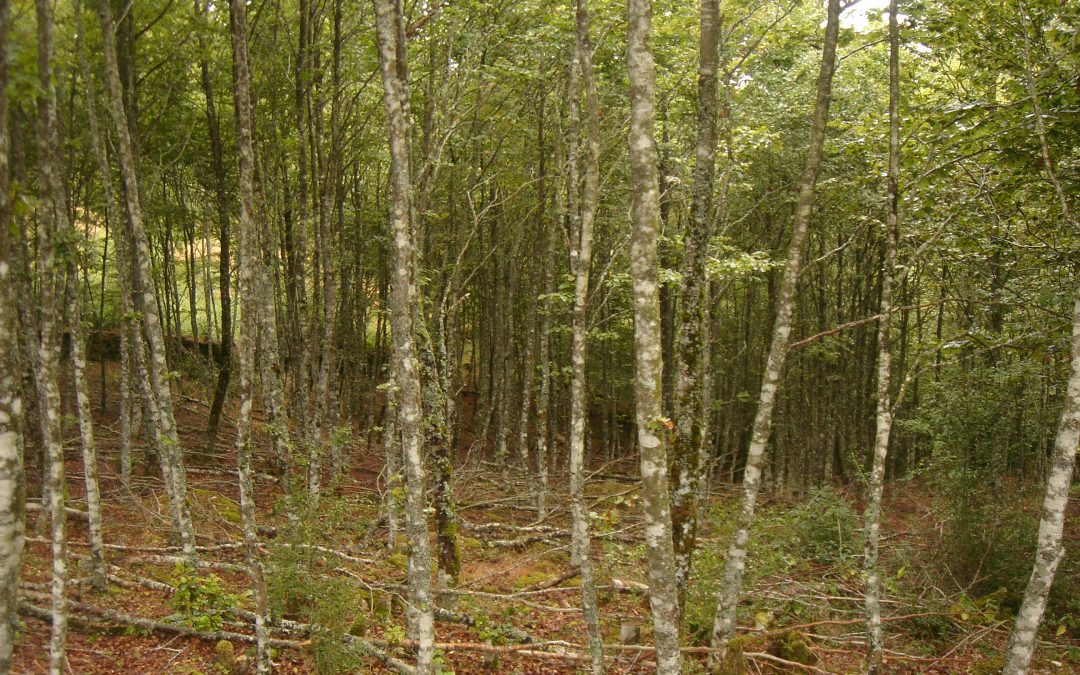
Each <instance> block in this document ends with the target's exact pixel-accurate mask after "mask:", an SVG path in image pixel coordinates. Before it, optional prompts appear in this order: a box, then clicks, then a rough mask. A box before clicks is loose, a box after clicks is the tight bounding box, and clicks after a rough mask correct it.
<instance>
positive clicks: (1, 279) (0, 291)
mask: <svg viewBox="0 0 1080 675" xmlns="http://www.w3.org/2000/svg"><path fill="white" fill-rule="evenodd" d="M10 15H11V7H10V5H9V3H8V0H0V673H8V672H11V654H12V650H13V648H14V647H15V635H16V631H17V630H18V615H17V610H18V590H19V569H20V567H21V565H22V555H23V546H24V544H25V521H26V503H25V502H26V482H25V481H26V478H25V476H24V475H23V436H22V396H21V391H20V388H19V379H18V373H19V367H18V344H17V339H18V336H17V335H16V331H15V327H16V326H17V325H18V320H17V316H16V314H17V312H16V295H15V288H14V284H13V283H12V281H13V280H12V275H13V270H14V262H15V261H14V260H13V255H14V253H15V251H14V246H13V244H14V242H13V241H12V239H13V237H12V234H11V226H12V222H11V221H12V217H11V204H10V201H9V196H8V195H9V190H10V182H9V181H10V173H9V172H10V159H9V155H8V153H9V151H10V147H11V140H10V138H9V135H8V133H9V132H8V129H9V128H10V127H9V126H8V124H9V120H8V51H9V45H8V22H9V21H10V20H11V19H10Z"/></svg>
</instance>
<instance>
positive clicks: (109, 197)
mask: <svg viewBox="0 0 1080 675" xmlns="http://www.w3.org/2000/svg"><path fill="white" fill-rule="evenodd" d="M74 14H75V49H76V55H77V58H78V61H79V68H80V73H81V75H82V78H83V87H84V89H85V94H86V108H85V111H86V120H87V126H88V127H89V131H90V143H91V146H92V148H93V151H94V161H95V163H96V164H97V171H98V178H99V179H100V180H101V187H102V192H103V193H104V196H105V219H106V221H108V222H109V223H113V238H114V242H115V243H114V244H113V255H114V256H115V258H116V269H117V277H118V279H119V287H120V311H121V319H120V321H121V326H120V484H121V485H123V487H124V488H125V489H131V437H132V420H131V405H132V401H131V397H130V389H131V386H130V381H129V376H130V372H131V366H132V364H131V363H130V354H131V349H132V344H131V341H130V339H129V338H130V333H131V323H132V320H131V319H130V318H129V317H130V315H131V298H130V295H129V283H128V279H127V264H126V260H127V257H128V256H126V255H125V252H126V251H127V246H126V243H125V238H124V233H123V228H122V227H120V225H119V222H120V217H119V210H118V208H117V204H116V196H115V192H113V182H112V171H110V169H109V158H108V154H107V150H106V149H105V144H104V143H103V142H102V130H101V120H100V119H99V118H98V110H97V91H96V90H97V87H96V86H95V83H94V78H93V75H92V74H91V72H90V60H89V59H88V58H87V55H86V38H85V32H84V30H83V21H82V2H81V0H75V2H74ZM69 283H71V282H70V280H69ZM84 447H85V445H84ZM84 459H85V458H84Z"/></svg>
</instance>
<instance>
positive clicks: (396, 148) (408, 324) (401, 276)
mask: <svg viewBox="0 0 1080 675" xmlns="http://www.w3.org/2000/svg"><path fill="white" fill-rule="evenodd" d="M403 21H404V19H403V18H402V15H401V7H400V5H399V4H398V3H397V2H395V0H376V2H375V29H376V34H377V39H378V49H379V71H380V73H381V75H382V83H383V103H384V106H385V109H386V127H387V136H388V139H389V144H390V175H391V178H390V185H391V193H392V196H391V200H390V228H391V234H392V238H393V252H394V264H393V267H392V271H393V281H392V283H391V287H390V316H391V319H390V328H391V331H392V332H393V337H394V349H393V356H394V360H393V368H392V373H393V377H392V381H393V383H394V386H395V387H396V392H395V396H394V399H395V402H396V403H397V413H396V428H397V430H398V432H399V433H400V437H401V446H402V454H403V455H404V471H405V530H406V536H407V537H408V540H409V570H408V573H409V594H410V600H411V604H412V607H411V608H410V610H411V611H410V614H409V623H410V628H411V630H412V633H413V634H414V636H415V638H416V640H417V642H418V650H417V656H416V667H417V670H418V671H419V672H421V673H428V672H431V669H432V660H433V657H434V642H435V626H434V615H433V608H432V598H431V552H430V546H431V544H430V543H429V542H428V532H427V515H426V512H425V510H426V507H427V500H426V498H425V486H424V458H423V449H424V448H423V437H422V429H421V417H422V405H421V399H420V392H421V386H420V370H419V362H418V359H417V354H416V328H415V326H414V321H415V316H416V307H417V303H418V302H419V298H418V295H417V289H416V249H415V246H414V243H413V232H414V229H413V221H412V173H411V169H410V168H409V166H410V162H409V93H408V89H407V83H408V77H407V75H406V72H407V68H408V63H407V60H406V59H407V53H408V51H407V45H406V42H405V39H406V38H405V31H404V26H403Z"/></svg>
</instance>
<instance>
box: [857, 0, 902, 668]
mask: <svg viewBox="0 0 1080 675" xmlns="http://www.w3.org/2000/svg"><path fill="white" fill-rule="evenodd" d="M896 14H897V11H896V0H892V1H891V2H890V3H889V169H888V171H889V176H888V191H887V195H886V202H887V209H888V211H887V213H888V215H887V217H886V222H885V261H884V264H883V266H882V270H881V309H880V312H879V313H878V316H879V318H878V363H877V434H876V437H875V440H874V461H873V465H872V468H871V469H870V485H869V490H868V492H869V496H868V498H867V504H866V513H865V515H864V520H865V526H864V528H863V531H864V535H863V536H864V537H865V542H864V543H865V554H864V558H863V576H864V580H865V584H866V627H867V645H868V647H869V653H868V662H867V672H869V673H877V672H879V671H880V670H881V659H882V655H883V653H884V651H885V644H884V640H883V638H882V635H881V583H880V578H879V572H878V541H879V539H880V536H879V533H880V529H881V493H882V491H883V489H884V485H885V459H886V457H887V455H888V452H889V436H890V432H891V430H892V408H891V404H890V396H889V381H890V376H891V374H892V369H891V366H892V353H891V350H892V336H891V333H890V329H891V327H892V298H893V275H894V268H895V266H896V242H897V239H898V238H899V232H898V229H899V226H900V223H899V220H900V193H899V181H900V28H899V26H898V23H897V17H896Z"/></svg>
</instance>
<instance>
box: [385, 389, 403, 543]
mask: <svg viewBox="0 0 1080 675" xmlns="http://www.w3.org/2000/svg"><path fill="white" fill-rule="evenodd" d="M394 381H395V380H394V376H393V373H391V375H390V382H391V383H393V382H394ZM393 395H394V392H393V391H392V390H391V389H388V390H387V392H386V415H385V416H384V417H383V428H382V432H383V434H382V444H383V451H384V452H385V453H386V492H385V494H384V495H383V510H384V512H385V514H386V548H388V549H389V550H391V551H396V550H397V549H398V546H399V545H400V541H399V540H400V538H401V529H402V527H401V519H402V514H401V502H402V496H403V491H404V489H403V487H402V477H401V443H400V442H399V440H400V438H401V436H400V435H399V434H398V432H397V404H396V403H395V402H394V400H393Z"/></svg>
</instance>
